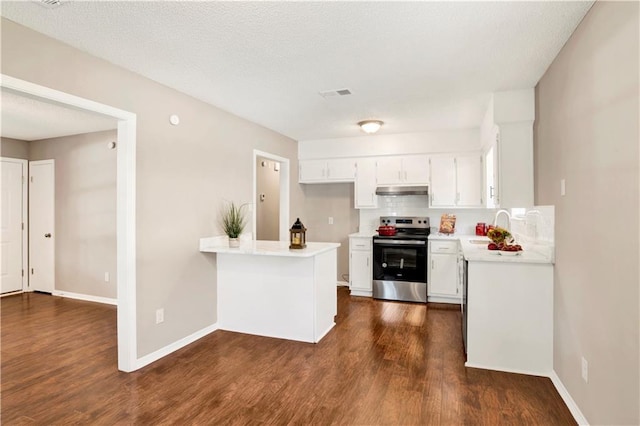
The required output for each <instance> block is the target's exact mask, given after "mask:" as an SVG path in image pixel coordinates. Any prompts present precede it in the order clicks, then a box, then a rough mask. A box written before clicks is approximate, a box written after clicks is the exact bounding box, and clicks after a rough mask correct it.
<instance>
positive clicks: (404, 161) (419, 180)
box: [376, 155, 429, 185]
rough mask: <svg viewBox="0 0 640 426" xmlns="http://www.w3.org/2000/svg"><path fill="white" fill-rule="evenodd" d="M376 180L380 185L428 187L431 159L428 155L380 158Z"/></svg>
mask: <svg viewBox="0 0 640 426" xmlns="http://www.w3.org/2000/svg"><path fill="white" fill-rule="evenodd" d="M376 180H377V184H378V185H427V184H428V183H429V158H428V156H426V155H406V156H390V157H379V158H378V159H377V161H376Z"/></svg>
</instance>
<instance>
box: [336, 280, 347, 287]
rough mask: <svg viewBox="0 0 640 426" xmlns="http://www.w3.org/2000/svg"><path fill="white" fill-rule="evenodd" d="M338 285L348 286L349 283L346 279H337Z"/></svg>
mask: <svg viewBox="0 0 640 426" xmlns="http://www.w3.org/2000/svg"><path fill="white" fill-rule="evenodd" d="M337 286H338V287H349V283H348V282H346V281H338V283H337Z"/></svg>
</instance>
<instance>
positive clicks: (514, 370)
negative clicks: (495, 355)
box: [464, 361, 551, 377]
mask: <svg viewBox="0 0 640 426" xmlns="http://www.w3.org/2000/svg"><path fill="white" fill-rule="evenodd" d="M464 366H465V367H470V368H481V369H483V370H494V371H504V372H506V373H516V374H526V375H528V376H538V377H551V373H549V372H546V373H543V372H540V371H531V370H520V369H518V368H504V367H501V366H493V365H482V364H474V363H470V362H468V361H467V362H465V363H464Z"/></svg>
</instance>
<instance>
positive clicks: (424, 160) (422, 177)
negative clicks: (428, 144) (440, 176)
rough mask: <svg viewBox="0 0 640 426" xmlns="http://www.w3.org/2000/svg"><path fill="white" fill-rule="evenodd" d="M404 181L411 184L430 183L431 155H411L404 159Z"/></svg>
mask: <svg viewBox="0 0 640 426" xmlns="http://www.w3.org/2000/svg"><path fill="white" fill-rule="evenodd" d="M402 173H403V175H404V176H403V178H404V183H405V184H409V185H428V184H429V157H427V156H426V155H410V156H407V157H404V158H403V159H402Z"/></svg>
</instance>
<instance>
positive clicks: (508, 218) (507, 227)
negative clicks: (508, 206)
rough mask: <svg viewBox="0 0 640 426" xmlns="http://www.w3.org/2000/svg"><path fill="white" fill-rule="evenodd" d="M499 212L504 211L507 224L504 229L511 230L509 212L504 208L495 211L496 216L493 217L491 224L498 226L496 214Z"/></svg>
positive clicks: (498, 214)
mask: <svg viewBox="0 0 640 426" xmlns="http://www.w3.org/2000/svg"><path fill="white" fill-rule="evenodd" d="M500 213H504V214H506V215H507V226H506V227H505V229H506V230H507V231H509V232H511V215H510V214H509V212H508V211H506V210H504V209H503V210H498V211H497V212H496V217H495V219H493V226H498V216H500Z"/></svg>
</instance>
